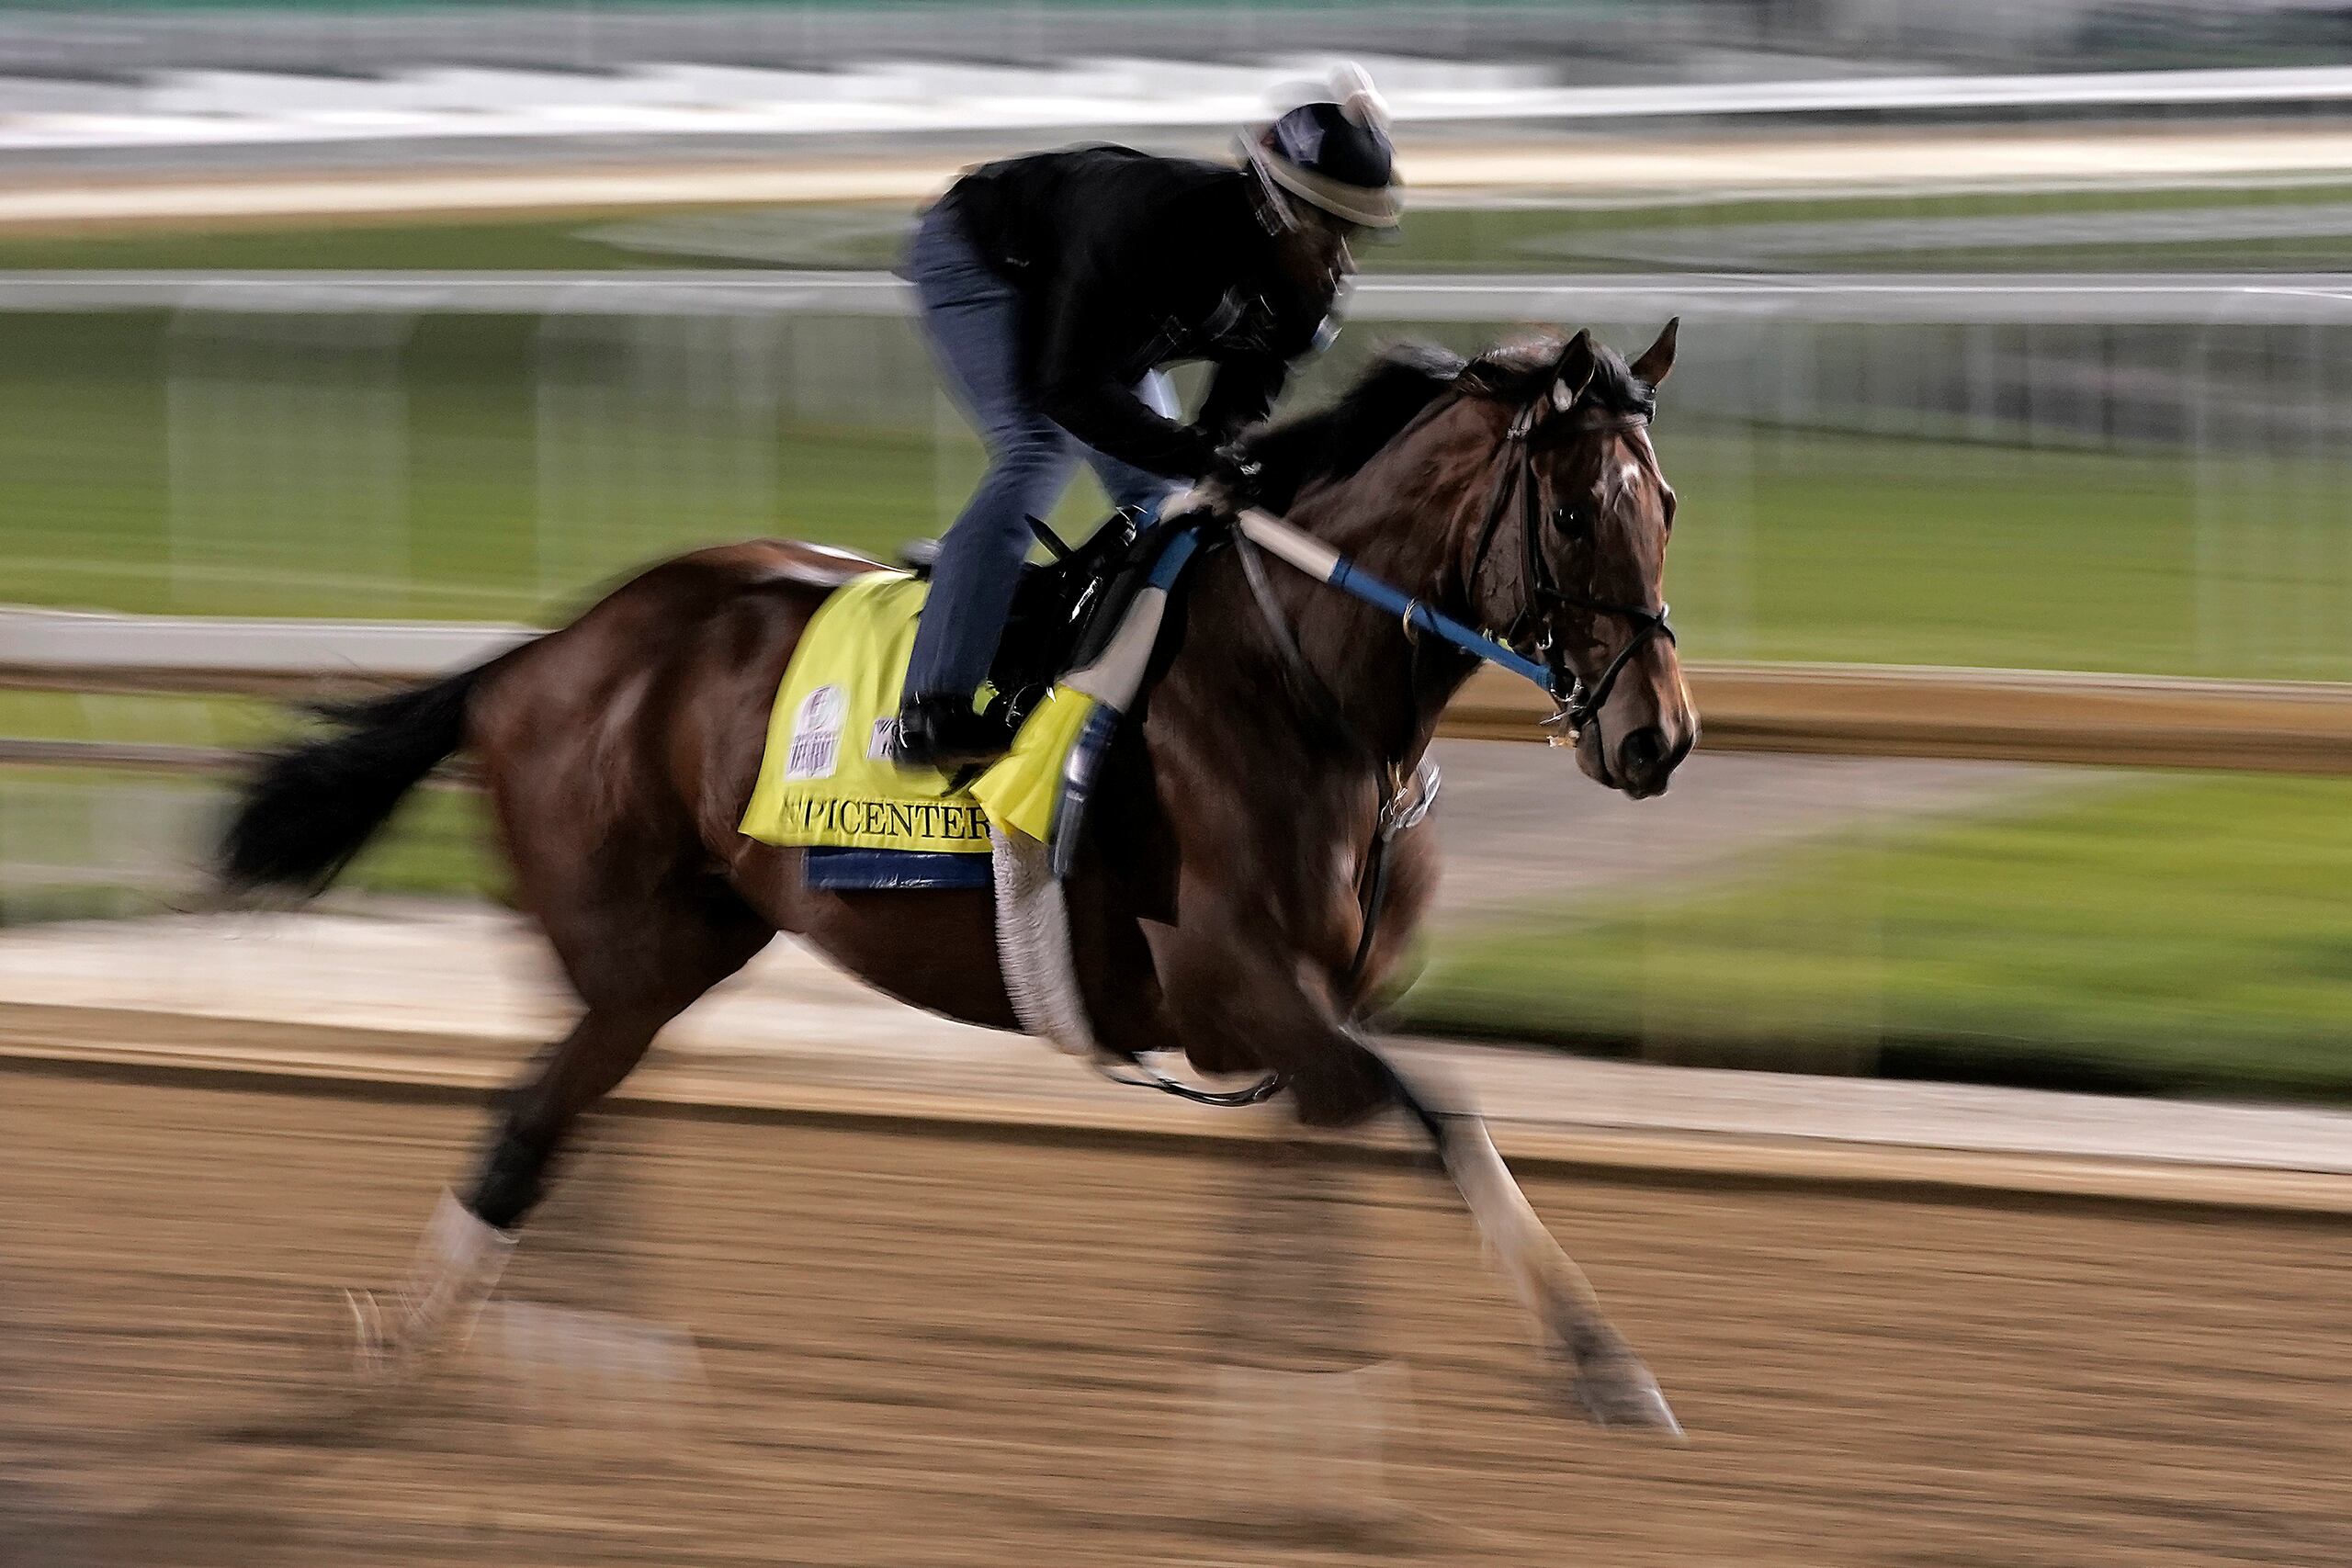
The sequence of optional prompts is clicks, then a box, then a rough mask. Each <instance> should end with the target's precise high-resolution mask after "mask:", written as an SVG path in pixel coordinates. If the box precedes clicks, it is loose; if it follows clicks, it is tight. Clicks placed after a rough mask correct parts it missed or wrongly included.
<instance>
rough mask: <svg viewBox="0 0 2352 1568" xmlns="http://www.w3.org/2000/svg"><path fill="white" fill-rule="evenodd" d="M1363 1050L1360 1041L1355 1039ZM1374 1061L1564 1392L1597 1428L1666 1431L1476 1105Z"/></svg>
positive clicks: (1656, 1406) (1639, 1375)
mask: <svg viewBox="0 0 2352 1568" xmlns="http://www.w3.org/2000/svg"><path fill="white" fill-rule="evenodd" d="M1359 1048H1360V1049H1363V1051H1364V1054H1365V1055H1374V1053H1373V1052H1372V1050H1371V1049H1370V1048H1369V1047H1363V1046H1360V1047H1359ZM1374 1059H1375V1060H1381V1061H1382V1065H1383V1066H1384V1068H1385V1069H1386V1071H1387V1073H1388V1077H1389V1081H1390V1082H1391V1083H1392V1084H1393V1085H1394V1086H1395V1090H1396V1095H1397V1103H1398V1104H1400V1105H1402V1106H1403V1107H1404V1108H1405V1110H1406V1111H1408V1112H1410V1113H1411V1115H1412V1116H1413V1118H1414V1120H1416V1121H1417V1122H1419V1123H1420V1124H1421V1126H1422V1128H1423V1129H1424V1130H1426V1131H1427V1132H1428V1134H1429V1135H1430V1142H1431V1143H1432V1144H1434V1145H1436V1147H1437V1153H1438V1158H1439V1159H1440V1160H1441V1161H1442V1162H1443V1163H1444V1166H1445V1172H1446V1174H1447V1175H1448V1176H1450V1177H1452V1178H1453V1185H1454V1186H1455V1188H1457V1189H1458V1190H1460V1191H1461V1193H1462V1199H1463V1201H1464V1203H1466V1204H1468V1205H1469V1208H1470V1217H1471V1220H1472V1222H1473V1223H1475V1224H1476V1225H1477V1227H1478V1234H1479V1235H1481V1236H1482V1237H1483V1238H1485V1240H1486V1243H1487V1247H1489V1248H1491V1249H1492V1251H1493V1253H1494V1256H1495V1258H1496V1260H1497V1261H1498V1263H1499V1264H1500V1265H1501V1268H1502V1271H1503V1274H1504V1277H1505V1278H1507V1279H1509V1280H1510V1283H1511V1286H1512V1288H1513V1289H1514V1290H1516V1291H1517V1292H1519V1297H1520V1300H1521V1302H1523V1303H1526V1306H1527V1309H1528V1311H1529V1312H1530V1313H1532V1314H1534V1317H1535V1321H1536V1324H1537V1325H1538V1327H1539V1328H1540V1329H1541V1331H1542V1333H1543V1336H1544V1343H1545V1345H1546V1347H1547V1348H1548V1349H1549V1351H1550V1352H1551V1354H1552V1356H1553V1357H1554V1358H1555V1359H1556V1360H1558V1361H1559V1362H1560V1363H1561V1364H1562V1365H1563V1366H1565V1367H1566V1368H1567V1369H1568V1371H1569V1373H1570V1375H1571V1377H1572V1378H1573V1380H1574V1382H1573V1383H1572V1385H1571V1392H1572V1393H1573V1394H1574V1395H1575V1398H1576V1400H1577V1403H1578V1404H1581V1405H1582V1406H1583V1407H1584V1411H1585V1414H1586V1415H1588V1416H1590V1417H1591V1418H1592V1419H1593V1421H1594V1422H1595V1423H1596V1424H1598V1425H1600V1426H1603V1427H1643V1428H1646V1429H1649V1430H1653V1431H1660V1432H1665V1433H1668V1434H1669V1435H1670V1436H1674V1437H1678V1438H1679V1437H1680V1436H1681V1435H1682V1427H1681V1424H1680V1423H1679V1422H1678V1421H1676V1420H1675V1418H1674V1412H1673V1410H1672V1409H1671V1408H1669V1407H1668V1404H1667V1403H1666V1395H1665V1394H1664V1393H1660V1392H1659V1390H1658V1386H1657V1379H1656V1378H1655V1377H1653V1376H1651V1375H1650V1370H1649V1369H1648V1368H1647V1367H1645V1366H1644V1365H1643V1364H1642V1359H1641V1358H1640V1357H1639V1356H1636V1355H1635V1354H1634V1348H1633V1347H1632V1346H1631V1345H1629V1344H1627V1343H1626V1342H1625V1337H1624V1336H1623V1335H1622V1334H1620V1333H1618V1332H1617V1330H1616V1328H1615V1326H1614V1325H1611V1323H1610V1321H1609V1318H1608V1314H1606V1313H1604V1312H1603V1311H1602V1310H1601V1306H1600V1295H1599V1294H1598V1292H1595V1291H1594V1290H1593V1288H1592V1281H1591V1280H1589V1279H1587V1278H1586V1277H1585V1272H1584V1270H1583V1269H1579V1268H1577V1264H1576V1259H1574V1258H1570V1257H1569V1256H1568V1255H1567V1252H1566V1249H1565V1248H1563V1247H1561V1246H1560V1244H1559V1243H1558V1242H1557V1241H1555V1240H1554V1239H1553V1237H1552V1233H1551V1232H1550V1231H1549V1230H1547V1229H1545V1228H1544V1221H1543V1219H1542V1217H1541V1216H1539V1215H1538V1214H1537V1213H1535V1206H1534V1205H1533V1204H1532V1203H1530V1202H1529V1201H1527V1194H1526V1193H1525V1192H1523V1191H1522V1190H1521V1189H1520V1185H1519V1182H1518V1180H1517V1179H1515V1178H1514V1177H1513V1176H1512V1175H1511V1173H1510V1167H1509V1166H1507V1165H1505V1164H1504V1163H1503V1156H1502V1153H1501V1151H1500V1150H1498V1149H1497V1148H1496V1147H1495V1140H1494V1139H1493V1138H1492V1137H1491V1136H1489V1135H1488V1134H1487V1122H1486V1119H1485V1118H1484V1117H1482V1116H1480V1115H1478V1114H1477V1113H1476V1112H1475V1111H1463V1110H1442V1109H1440V1108H1439V1107H1438V1106H1437V1105H1436V1104H1435V1103H1434V1102H1433V1101H1432V1100H1431V1099H1430V1097H1429V1096H1428V1095H1427V1094H1426V1093H1425V1092H1423V1090H1422V1089H1420V1088H1419V1087H1418V1086H1415V1085H1412V1084H1409V1083H1408V1082H1407V1081H1406V1080H1405V1078H1404V1077H1401V1076H1400V1075H1398V1074H1397V1071H1396V1070H1395V1068H1393V1067H1389V1066H1387V1064H1386V1062H1385V1059H1382V1058H1379V1057H1377V1056H1376V1055H1375V1056H1374Z"/></svg>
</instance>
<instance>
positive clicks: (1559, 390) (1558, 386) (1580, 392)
mask: <svg viewBox="0 0 2352 1568" xmlns="http://www.w3.org/2000/svg"><path fill="white" fill-rule="evenodd" d="M1599 368H1600V358H1599V357H1598V356H1597V355H1594V353H1593V352H1592V334H1591V333H1589V332H1579V333H1577V335H1576V336H1574V337H1572V338H1570V339H1569V340H1568V344H1567V346H1566V348H1563V349H1562V350H1560V357H1559V358H1558V359H1557V360H1556V361H1555V362H1554V363H1553V366H1552V411H1553V412H1555V413H1566V412H1568V411H1569V410H1570V409H1572V408H1574V407H1576V406H1577V399H1578V398H1580V397H1583V396H1584V389H1586V388H1587V387H1589V386H1590V385H1592V373H1593V372H1594V371H1595V370H1597V369H1599Z"/></svg>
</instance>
